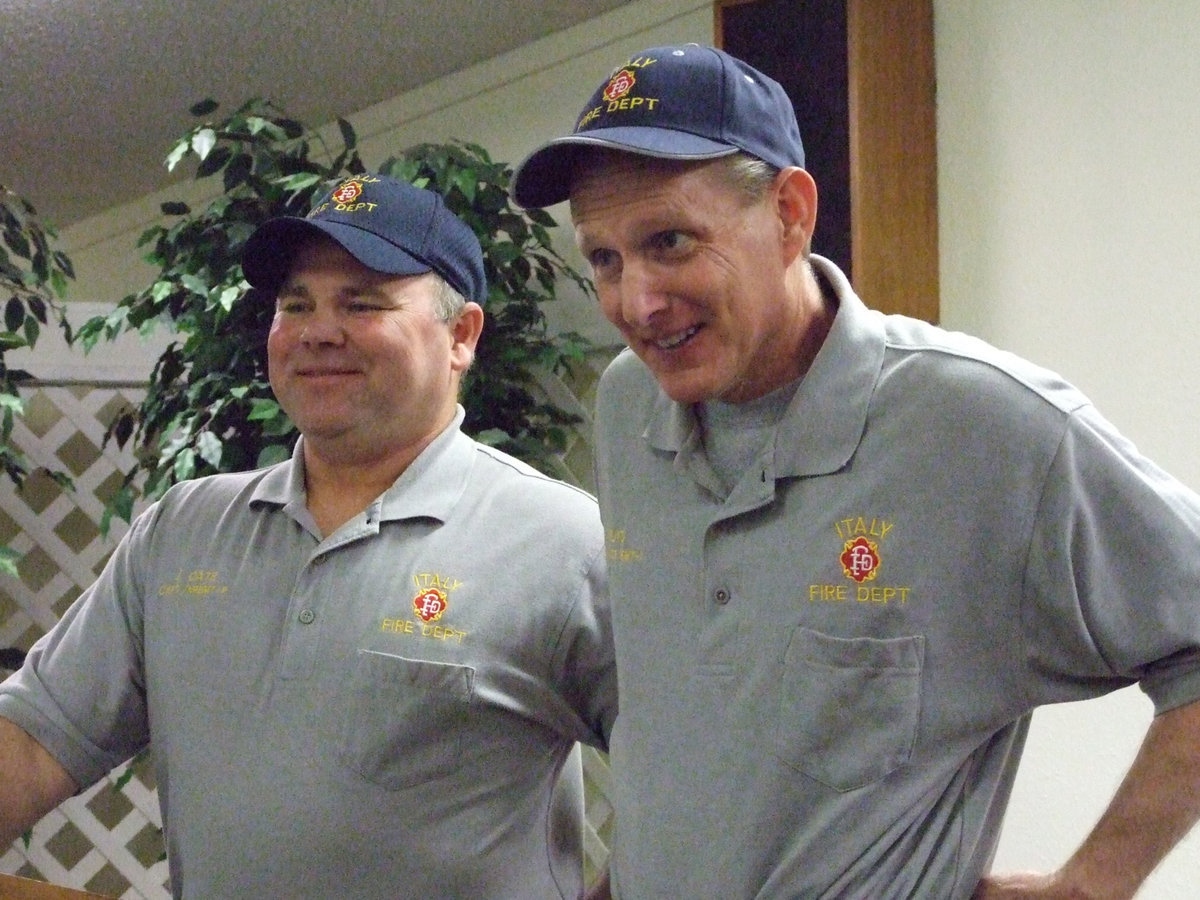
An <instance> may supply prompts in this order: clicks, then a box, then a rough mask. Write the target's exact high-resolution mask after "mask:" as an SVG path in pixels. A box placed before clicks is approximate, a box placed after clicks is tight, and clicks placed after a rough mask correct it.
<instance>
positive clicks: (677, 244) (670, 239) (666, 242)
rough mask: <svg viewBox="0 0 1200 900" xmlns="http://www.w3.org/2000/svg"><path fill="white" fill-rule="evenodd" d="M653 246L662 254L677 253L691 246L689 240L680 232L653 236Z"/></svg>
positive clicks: (661, 233) (664, 232) (665, 232)
mask: <svg viewBox="0 0 1200 900" xmlns="http://www.w3.org/2000/svg"><path fill="white" fill-rule="evenodd" d="M653 244H654V247H655V249H656V250H659V251H661V252H663V253H678V252H679V251H681V250H686V249H687V248H688V247H689V246H691V239H690V238H689V237H688V236H687V235H686V234H684V233H683V232H682V231H662V232H659V233H658V234H656V235H655V236H654V241H653Z"/></svg>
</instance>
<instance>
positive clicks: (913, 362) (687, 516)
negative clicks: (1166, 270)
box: [596, 259, 1200, 900]
mask: <svg viewBox="0 0 1200 900" xmlns="http://www.w3.org/2000/svg"><path fill="white" fill-rule="evenodd" d="M814 266H815V267H816V268H817V269H818V271H819V272H820V273H821V274H822V275H823V276H824V278H825V279H826V280H827V281H828V283H830V284H831V285H832V286H833V289H834V292H835V293H836V294H837V298H838V302H839V310H838V313H837V317H836V320H835V322H834V325H833V329H832V331H831V333H830V335H829V337H828V339H827V341H826V343H825V345H824V347H823V348H822V349H821V351H820V354H819V355H818V357H817V359H816V361H815V363H814V364H813V366H812V368H811V369H810V371H809V372H808V374H807V375H806V376H805V378H804V379H803V381H801V382H800V384H799V386H798V388H797V390H796V393H795V395H794V397H793V398H792V399H791V402H790V404H789V406H788V407H787V411H786V413H785V414H784V418H783V420H782V421H781V423H780V424H779V426H778V428H777V430H776V432H775V434H774V439H773V440H771V441H769V442H767V443H766V445H765V446H764V448H763V450H762V452H761V453H760V454H758V455H757V458H756V459H755V460H754V462H753V464H752V465H751V466H750V467H749V469H748V470H747V471H746V472H745V473H744V474H743V475H742V477H741V479H740V480H739V481H738V482H737V483H736V484H734V485H733V486H732V488H730V489H728V490H727V489H726V488H725V486H724V485H723V484H722V482H721V481H720V480H719V479H717V477H716V476H715V475H714V473H713V471H712V468H711V467H710V466H709V465H708V463H707V461H706V459H705V456H704V449H703V445H702V442H701V440H700V436H699V430H698V428H697V426H696V419H695V417H694V416H693V413H692V410H691V409H690V408H687V407H682V406H679V405H677V404H674V403H672V402H671V401H670V400H669V399H668V398H666V397H665V395H663V394H662V393H661V391H660V390H659V389H658V388H657V386H656V384H655V383H654V380H653V378H652V377H651V376H650V374H649V373H648V371H647V370H646V369H645V367H644V366H643V365H642V364H641V363H640V362H639V361H638V360H637V359H636V358H635V357H633V356H632V355H630V354H628V353H626V354H624V355H622V356H621V357H620V358H618V359H617V360H616V361H615V362H614V363H613V364H612V366H611V367H610V368H609V370H608V371H607V372H606V374H605V375H604V377H603V379H602V381H601V384H600V387H599V394H598V399H597V420H596V427H597V434H598V436H599V438H598V444H597V475H598V484H599V494H600V504H601V515H602V517H603V519H604V522H605V527H606V529H607V536H608V558H609V583H610V593H611V596H612V608H613V631H614V639H615V642H616V647H617V668H618V674H619V680H620V684H621V716H620V718H619V720H618V722H617V725H616V728H615V730H614V733H613V735H612V764H613V773H614V777H615V779H616V782H615V792H616V793H615V802H616V827H617V834H616V840H615V850H614V856H613V861H612V866H613V878H614V884H615V888H616V891H617V893H618V896H619V897H621V898H625V900H642V898H650V897H721V898H725V900H735V898H751V897H753V898H757V900H794V898H798V897H804V898H818V897H829V898H833V897H838V898H841V897H854V898H859V897H864V898H865V897H871V898H874V897H887V898H889V900H891V898H920V900H930V898H966V897H969V896H970V894H971V892H972V890H973V889H974V887H975V884H976V882H977V880H978V878H979V877H980V876H981V874H982V873H983V872H984V871H985V869H986V867H987V865H988V862H989V860H990V858H991V855H992V853H993V849H994V846H995V842H996V837H997V832H998V827H999V823H1000V818H1001V815H1002V812H1003V809H1004V806H1005V803H1006V802H1007V799H1008V794H1009V790H1010V787H1011V782H1012V778H1013V776H1014V774H1015V770H1016V766H1017V761H1018V757H1019V754H1020V750H1021V747H1022V744H1023V741H1024V737H1025V732H1026V727H1027V722H1028V716H1029V714H1030V712H1031V711H1032V710H1033V709H1034V708H1035V707H1036V706H1038V705H1039V704H1044V703H1052V702H1056V701H1066V700H1077V699H1081V698H1086V697H1092V696H1096V695H1099V694H1102V693H1104V692H1106V691H1110V690H1113V689H1115V688H1118V687H1121V686H1123V685H1127V684H1130V683H1132V682H1135V681H1137V682H1140V684H1141V685H1142V687H1143V688H1144V689H1145V690H1146V691H1147V692H1148V694H1149V695H1150V697H1151V698H1152V699H1153V701H1154V703H1155V704H1156V706H1157V708H1158V709H1159V710H1160V711H1161V710H1164V709H1167V708H1170V707H1172V706H1176V705H1180V704H1183V703H1186V702H1189V701H1191V700H1194V699H1196V698H1197V697H1200V650H1198V648H1200V499H1198V498H1197V496H1196V495H1195V494H1194V493H1193V492H1192V491H1190V490H1188V489H1187V488H1185V487H1184V486H1183V485H1181V484H1179V483H1178V482H1177V481H1175V480H1173V479H1171V478H1170V477H1168V476H1167V475H1165V474H1164V473H1163V472H1161V471H1160V470H1158V469H1157V468H1156V467H1155V466H1154V465H1152V464H1151V463H1149V462H1148V461H1146V460H1145V459H1144V458H1142V457H1141V456H1140V455H1139V454H1138V453H1137V451H1136V450H1135V449H1134V448H1133V447H1132V446H1131V445H1130V444H1129V442H1128V441H1126V440H1124V439H1123V438H1122V437H1121V436H1120V435H1118V434H1117V433H1116V432H1115V430H1114V429H1113V428H1112V426H1111V425H1109V424H1108V423H1107V422H1106V421H1104V420H1103V419H1102V418H1101V417H1100V416H1099V414H1098V413H1097V412H1096V410H1095V409H1094V408H1093V407H1092V406H1091V405H1090V404H1089V403H1088V401H1087V400H1086V399H1085V398H1084V397H1083V396H1081V395H1080V394H1079V393H1078V392H1077V391H1076V390H1074V389H1073V388H1072V387H1071V386H1069V385H1067V384H1065V383H1064V382H1063V381H1062V380H1061V379H1059V378H1057V377H1056V376H1054V375H1053V374H1051V373H1049V372H1046V371H1044V370H1041V369H1039V368H1037V367H1035V366H1033V365H1031V364H1029V363H1026V362H1023V361H1021V360H1019V359H1017V358H1015V357H1013V356H1011V355H1009V354H1006V353H1002V352H1000V351H997V350H995V349H994V348H991V347H988V346H986V345H985V344H983V343H981V342H979V341H976V340H973V339H970V338H967V337H965V336H962V335H957V334H950V333H947V332H945V331H943V330H940V329H938V328H935V327H932V326H930V325H928V324H925V323H923V322H919V321H914V320H911V319H906V318H901V317H895V316H883V315H881V314H879V313H877V312H873V311H869V310H867V309H866V308H865V307H864V306H863V304H862V303H861V302H860V301H859V299H858V298H857V297H856V296H855V295H854V294H853V292H852V290H851V288H850V286H849V284H848V283H847V282H846V280H845V278H844V277H843V276H842V274H841V273H840V272H839V271H837V270H836V268H834V267H833V266H832V265H831V264H830V263H828V262H827V261H824V260H821V259H814Z"/></svg>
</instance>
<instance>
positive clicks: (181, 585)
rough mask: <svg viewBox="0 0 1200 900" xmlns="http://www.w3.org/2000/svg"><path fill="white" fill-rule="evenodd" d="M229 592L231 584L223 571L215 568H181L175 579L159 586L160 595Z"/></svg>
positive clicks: (205, 594)
mask: <svg viewBox="0 0 1200 900" xmlns="http://www.w3.org/2000/svg"><path fill="white" fill-rule="evenodd" d="M228 593H229V585H227V584H226V583H225V580H224V579H223V578H222V577H221V573H220V572H217V571H216V570H214V569H192V570H191V571H189V572H184V571H183V570H182V569H181V570H180V571H179V574H178V575H176V576H175V580H174V581H170V582H167V583H166V584H160V585H159V586H158V596H160V597H175V596H181V597H208V596H212V595H220V594H228Z"/></svg>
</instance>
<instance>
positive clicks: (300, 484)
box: [250, 404, 475, 522]
mask: <svg viewBox="0 0 1200 900" xmlns="http://www.w3.org/2000/svg"><path fill="white" fill-rule="evenodd" d="M465 415H466V412H465V410H464V409H463V407H462V405H461V404H459V406H458V409H457V411H456V413H455V415H454V419H453V421H452V422H451V423H450V424H449V425H447V426H446V428H445V430H444V431H442V433H441V434H439V435H438V436H437V437H436V438H434V439H433V441H432V442H431V443H430V444H429V446H428V447H426V448H425V449H424V450H422V451H421V455H420V456H418V457H417V458H416V459H415V460H413V461H412V463H411V464H410V465H409V467H408V468H407V469H405V470H404V472H403V474H401V476H400V477H399V478H397V479H396V481H395V482H394V483H393V484H392V486H391V487H390V488H388V489H387V490H386V491H385V492H384V494H383V496H382V497H381V498H380V499H379V500H378V501H376V505H377V506H378V509H379V519H380V521H389V520H397V519H410V518H432V519H437V520H439V521H442V522H444V521H446V519H447V518H449V515H450V511H451V510H452V509H453V508H454V505H455V504H456V503H457V502H458V499H459V497H461V496H462V494H463V491H464V490H466V486H467V480H468V478H469V477H470V474H471V467H472V465H473V464H474V461H475V443H474V441H473V440H471V438H469V437H468V436H467V435H465V434H463V432H462V431H461V426H462V422H463V418H464V416H465ZM305 497H306V494H305V490H304V438H303V436H301V437H300V438H299V439H298V440H297V441H296V446H295V449H294V450H293V451H292V458H291V459H290V460H288V461H287V462H284V463H280V464H279V465H277V466H274V467H272V468H270V469H268V470H267V471H266V473H265V474H264V476H263V477H262V479H261V480H260V481H259V483H258V485H257V486H256V487H255V489H254V491H253V493H252V494H251V497H250V502H251V503H256V502H263V503H270V504H273V505H276V506H282V507H283V508H284V510H285V511H287V512H292V513H293V517H295V510H298V509H303V508H304V503H305Z"/></svg>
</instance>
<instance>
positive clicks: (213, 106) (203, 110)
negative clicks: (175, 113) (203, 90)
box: [188, 97, 220, 119]
mask: <svg viewBox="0 0 1200 900" xmlns="http://www.w3.org/2000/svg"><path fill="white" fill-rule="evenodd" d="M218 106H220V104H219V103H217V101H216V100H214V99H213V98H212V97H206V98H205V99H203V100H201V101H200V102H199V103H194V104H193V105H192V107H191V109H189V110H188V112H190V113H191V114H192V115H193V116H195V117H196V118H198V119H199V118H201V117H203V116H209V115H212V114H213V113H214V112H216V111H217V107H218Z"/></svg>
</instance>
